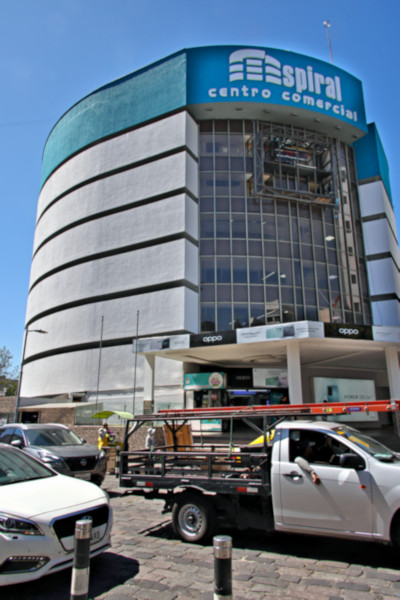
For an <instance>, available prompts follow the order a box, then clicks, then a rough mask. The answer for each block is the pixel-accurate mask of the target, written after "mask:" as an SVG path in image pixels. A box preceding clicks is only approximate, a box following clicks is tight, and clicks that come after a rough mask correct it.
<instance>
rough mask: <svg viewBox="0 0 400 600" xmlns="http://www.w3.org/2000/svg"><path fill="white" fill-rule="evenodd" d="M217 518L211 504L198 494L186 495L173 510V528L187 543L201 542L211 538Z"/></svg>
mask: <svg viewBox="0 0 400 600" xmlns="http://www.w3.org/2000/svg"><path fill="white" fill-rule="evenodd" d="M216 521H217V517H216V514H215V509H214V507H213V505H212V504H211V502H209V500H207V499H206V498H203V497H200V496H197V495H196V494H184V495H183V496H182V497H181V498H179V500H177V502H175V504H174V507H173V509H172V527H173V529H174V532H175V533H176V534H177V535H179V537H180V538H181V539H182V540H184V541H185V542H200V540H203V541H205V540H207V539H208V538H210V537H211V536H212V535H213V533H214V531H215V526H216Z"/></svg>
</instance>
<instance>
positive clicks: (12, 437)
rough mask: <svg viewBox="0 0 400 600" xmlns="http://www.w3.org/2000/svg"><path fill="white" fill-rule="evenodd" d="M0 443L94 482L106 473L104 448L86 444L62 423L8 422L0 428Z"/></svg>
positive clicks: (98, 480)
mask: <svg viewBox="0 0 400 600" xmlns="http://www.w3.org/2000/svg"><path fill="white" fill-rule="evenodd" d="M0 442H2V443H4V444H11V445H12V446H14V447H17V448H21V449H24V451H25V452H27V453H28V454H30V455H31V456H33V457H34V458H37V459H38V460H40V461H41V462H44V463H46V464H48V465H49V467H52V468H53V469H54V470H56V471H58V472H59V473H63V474H64V475H71V476H72V477H78V478H79V479H86V480H87V481H92V482H93V483H96V484H97V485H101V483H102V481H103V479H104V477H105V474H106V467H107V458H106V454H105V452H104V450H99V449H98V448H97V447H96V446H93V445H92V444H87V443H86V442H85V441H84V440H81V439H80V438H79V437H78V436H77V435H76V434H75V433H74V432H73V431H71V430H70V429H68V427H66V426H65V425H58V424H53V423H44V424H37V423H35V424H33V423H9V424H8V425H2V426H1V427H0Z"/></svg>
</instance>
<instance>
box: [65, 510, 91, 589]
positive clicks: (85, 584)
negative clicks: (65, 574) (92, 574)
mask: <svg viewBox="0 0 400 600" xmlns="http://www.w3.org/2000/svg"><path fill="white" fill-rule="evenodd" d="M91 536H92V519H82V520H80V521H77V522H76V523H75V549H74V564H73V567H72V577H71V595H70V600H87V599H88V594H89V565H90V538H91Z"/></svg>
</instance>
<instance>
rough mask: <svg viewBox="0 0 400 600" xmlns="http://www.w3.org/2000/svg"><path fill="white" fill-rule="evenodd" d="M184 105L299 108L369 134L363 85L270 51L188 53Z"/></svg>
mask: <svg viewBox="0 0 400 600" xmlns="http://www.w3.org/2000/svg"><path fill="white" fill-rule="evenodd" d="M187 61H188V66H187V77H188V104H199V103H210V102H236V103H237V102H258V103H265V104H273V105H281V106H288V107H291V109H293V107H296V108H303V109H306V110H312V111H315V112H318V113H322V114H324V115H327V116H329V117H333V118H335V119H339V120H341V121H345V122H346V123H351V124H352V125H354V126H356V127H358V128H360V129H362V130H363V131H365V132H366V131H367V125H366V119H365V108H364V100H363V93H362V86H361V82H360V81H359V80H358V79H357V78H355V77H353V76H352V75H350V74H349V73H347V72H346V71H343V70H342V69H338V68H337V67H334V66H333V65H331V64H329V63H325V62H323V61H320V60H317V59H314V58H310V57H308V56H304V55H302V54H296V53H294V52H288V51H285V50H277V49H274V48H259V47H248V46H246V47H237V46H210V47H205V48H192V49H189V50H187Z"/></svg>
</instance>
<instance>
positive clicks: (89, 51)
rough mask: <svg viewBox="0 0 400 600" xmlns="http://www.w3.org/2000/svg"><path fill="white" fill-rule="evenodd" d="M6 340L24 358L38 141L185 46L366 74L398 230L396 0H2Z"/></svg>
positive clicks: (2, 314) (2, 307) (2, 342)
mask: <svg viewBox="0 0 400 600" xmlns="http://www.w3.org/2000/svg"><path fill="white" fill-rule="evenodd" d="M0 8H1V20H0V76H1V84H2V85H1V93H0V136H1V144H0V153H1V155H0V173H1V192H0V193H1V233H0V245H1V249H0V252H1V254H0V256H1V259H2V260H1V268H0V274H1V280H0V281H1V293H0V347H2V346H6V347H7V348H8V349H9V350H10V351H11V353H12V354H13V357H14V364H15V365H17V364H19V362H20V358H21V348H22V342H23V329H24V320H25V308H26V300H27V294H28V285H29V271H30V261H31V254H32V245H33V235H34V229H35V218H36V206H37V198H38V195H39V191H40V189H39V183H40V171H41V158H42V151H43V147H44V144H45V141H46V138H47V136H48V134H49V132H50V130H51V128H52V126H53V125H54V123H55V122H56V121H57V119H58V118H59V117H60V116H61V115H62V114H63V113H64V112H65V111H66V110H68V108H70V106H71V105H72V104H74V103H75V102H76V101H78V100H79V99H81V98H82V97H83V96H85V95H86V94H88V93H90V92H91V91H93V90H94V89H96V88H97V87H99V86H101V85H103V84H105V83H108V82H110V81H112V80H113V79H117V78H118V77H121V76H123V75H126V74H127V73H130V72H132V71H135V70H136V69H138V68H141V67H143V66H146V65H147V64H149V63H151V62H153V61H155V60H158V59H160V58H163V57H164V56H166V55H168V54H171V53H173V52H175V51H177V50H180V49H182V48H187V47H191V46H202V45H212V44H238V45H258V46H266V47H272V48H282V49H286V50H291V51H293V52H300V53H304V54H308V55H310V56H313V57H315V58H319V59H321V60H325V61H327V62H329V61H330V56H329V47H328V41H327V34H326V29H325V28H324V26H323V21H324V20H329V21H330V23H331V28H330V36H331V43H332V50H333V62H334V64H335V65H336V66H338V67H340V68H342V69H345V70H347V71H349V72H350V73H351V74H352V75H355V76H356V77H358V78H359V79H361V81H362V82H363V88H364V96H365V104H366V113H367V120H368V122H371V121H375V122H376V124H377V126H378V129H379V133H380V136H381V139H382V143H383V146H384V148H385V152H386V156H387V158H388V161H389V167H390V174H391V185H392V197H393V201H394V205H395V212H396V217H397V227H398V229H400V169H399V168H398V165H399V164H400V144H399V141H398V139H397V138H399V140H400V119H399V114H400V108H399V105H400V103H399V97H400V64H399V63H400V53H399V50H398V22H399V16H400V1H399V0H381V2H379V3H378V2H376V0H330V1H328V0H246V1H245V2H244V1H239V0H201V1H200V0H168V1H167V0H140V1H139V0H113V1H112V2H111V1H110V0H35V1H33V0H12V2H10V1H7V0H0Z"/></svg>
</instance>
